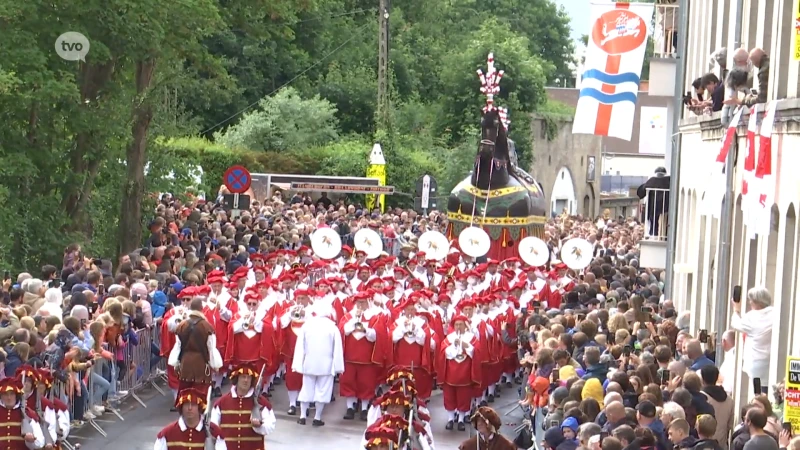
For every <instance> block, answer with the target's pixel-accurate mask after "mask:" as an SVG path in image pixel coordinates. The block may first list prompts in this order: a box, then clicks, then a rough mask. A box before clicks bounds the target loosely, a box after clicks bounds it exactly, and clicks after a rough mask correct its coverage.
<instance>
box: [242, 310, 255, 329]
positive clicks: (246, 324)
mask: <svg viewBox="0 0 800 450" xmlns="http://www.w3.org/2000/svg"><path fill="white" fill-rule="evenodd" d="M252 322H253V314H252V313H247V315H246V316H244V324H243V325H242V328H244V329H245V330H249V329H250V327H251V326H253V325H252Z"/></svg>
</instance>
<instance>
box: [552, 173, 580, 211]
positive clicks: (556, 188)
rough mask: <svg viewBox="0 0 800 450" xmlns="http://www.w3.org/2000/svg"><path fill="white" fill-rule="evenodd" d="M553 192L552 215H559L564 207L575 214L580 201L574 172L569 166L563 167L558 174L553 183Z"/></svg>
mask: <svg viewBox="0 0 800 450" xmlns="http://www.w3.org/2000/svg"><path fill="white" fill-rule="evenodd" d="M551 192H552V194H551V195H550V215H551V216H557V215H559V214H561V213H562V212H563V211H564V209H566V210H567V213H569V214H575V213H576V212H577V211H576V210H577V207H578V201H577V199H576V197H575V181H574V179H573V178H572V172H571V171H570V170H569V168H567V167H562V168H561V169H559V170H558V173H557V174H556V180H555V182H554V183H553V189H552V191H551Z"/></svg>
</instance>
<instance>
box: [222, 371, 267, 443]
mask: <svg viewBox="0 0 800 450" xmlns="http://www.w3.org/2000/svg"><path fill="white" fill-rule="evenodd" d="M255 369H256V368H255V366H253V365H252V364H249V363H243V364H240V365H238V366H236V367H234V369H233V370H232V371H231V374H230V378H231V381H232V382H233V388H232V389H231V391H230V392H229V393H227V394H225V395H223V396H222V398H220V399H219V400H217V403H216V404H215V405H214V409H213V410H211V423H213V424H216V425H219V426H220V428H221V429H222V435H223V437H224V438H225V442H226V444H227V445H228V448H229V449H231V450H264V448H266V436H267V435H268V434H270V433H272V432H273V431H275V413H274V412H273V411H272V405H270V403H269V401H267V399H266V398H265V397H264V396H262V395H257V393H256V392H255V389H256V387H257V386H256V383H257V382H258V375H259V374H258V373H256V370H255Z"/></svg>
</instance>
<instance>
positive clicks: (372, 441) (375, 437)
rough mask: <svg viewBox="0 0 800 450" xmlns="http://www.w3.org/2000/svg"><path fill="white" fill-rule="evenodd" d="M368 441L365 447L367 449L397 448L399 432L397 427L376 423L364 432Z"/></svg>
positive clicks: (386, 449)
mask: <svg viewBox="0 0 800 450" xmlns="http://www.w3.org/2000/svg"><path fill="white" fill-rule="evenodd" d="M364 437H365V438H366V441H367V443H366V444H365V445H364V448H365V449H367V450H389V449H390V448H397V438H398V437H399V434H398V432H397V430H396V429H394V428H392V427H389V426H386V425H382V424H375V425H374V426H371V427H369V428H367V432H366V433H365V434H364Z"/></svg>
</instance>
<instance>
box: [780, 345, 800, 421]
mask: <svg viewBox="0 0 800 450" xmlns="http://www.w3.org/2000/svg"><path fill="white" fill-rule="evenodd" d="M784 387H785V389H786V393H785V394H784V397H783V398H784V402H786V403H785V405H784V407H783V421H784V422H789V423H791V424H792V432H793V433H794V434H795V435H796V434H797V433H798V432H800V358H798V357H796V356H788V357H786V382H785V385H784Z"/></svg>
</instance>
